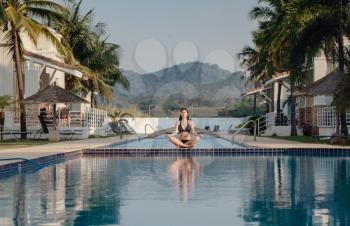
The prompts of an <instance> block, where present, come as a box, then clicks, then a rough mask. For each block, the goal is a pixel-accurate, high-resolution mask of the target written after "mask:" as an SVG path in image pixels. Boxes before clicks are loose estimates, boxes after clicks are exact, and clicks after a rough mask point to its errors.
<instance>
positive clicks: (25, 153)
mask: <svg viewBox="0 0 350 226" xmlns="http://www.w3.org/2000/svg"><path fill="white" fill-rule="evenodd" d="M133 139H137V135H125V136H124V138H123V140H120V138H119V136H116V137H110V138H96V139H86V140H72V141H63V142H58V143H51V144H44V145H38V146H31V147H27V148H17V149H4V150H0V158H27V159H35V158H39V157H44V156H48V155H54V154H59V153H67V152H72V151H77V150H81V149H85V148H97V147H101V146H105V145H110V144H112V143H116V142H121V141H126V140H133ZM13 162H18V161H0V166H1V165H5V164H9V163H13Z"/></svg>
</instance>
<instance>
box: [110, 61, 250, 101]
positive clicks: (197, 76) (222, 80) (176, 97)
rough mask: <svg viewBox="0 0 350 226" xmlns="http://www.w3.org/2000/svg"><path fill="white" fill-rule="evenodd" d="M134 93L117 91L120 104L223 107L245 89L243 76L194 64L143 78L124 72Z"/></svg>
mask: <svg viewBox="0 0 350 226" xmlns="http://www.w3.org/2000/svg"><path fill="white" fill-rule="evenodd" d="M123 74H124V76H126V78H127V79H128V80H129V81H130V89H129V90H125V89H123V88H121V86H119V85H116V86H115V87H114V97H115V99H116V102H117V103H119V104H120V103H123V102H124V101H127V102H128V103H137V104H141V103H150V102H153V103H163V102H166V101H168V102H169V101H170V102H171V101H174V102H178V103H179V102H181V104H192V103H194V104H195V105H197V106H198V105H211V106H222V105H223V104H224V103H225V102H227V100H228V99H236V98H239V96H240V93H241V90H242V89H243V87H244V83H245V81H244V80H243V74H242V72H235V73H231V72H229V71H226V70H224V69H221V68H220V67H219V66H218V65H214V64H208V63H201V62H193V63H185V64H180V65H175V66H172V67H169V68H166V69H164V70H161V71H158V72H155V73H150V74H139V73H136V72H133V71H123Z"/></svg>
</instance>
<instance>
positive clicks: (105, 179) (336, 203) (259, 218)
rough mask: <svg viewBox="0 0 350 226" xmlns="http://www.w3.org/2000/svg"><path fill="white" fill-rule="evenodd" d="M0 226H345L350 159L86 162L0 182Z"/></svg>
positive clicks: (99, 159) (103, 159)
mask: <svg viewBox="0 0 350 226" xmlns="http://www.w3.org/2000/svg"><path fill="white" fill-rule="evenodd" d="M0 203H1V205H0V225H125V226H127V225H130V226H135V225H152V226H157V225H159V226H167V225H182V226H187V225H202V226H206V225H220V226H226V225H298V226H299V225H349V224H350V158H349V157H307V156H246V157H239V156H237V157H176V158H170V157H148V158H146V157H145V158H122V157H113V156H108V157H82V158H76V159H73V160H70V161H66V162H64V163H59V164H56V165H51V166H49V167H46V168H43V169H41V170H40V171H38V172H36V173H31V174H22V175H21V174H18V175H14V176H11V177H8V178H3V179H0Z"/></svg>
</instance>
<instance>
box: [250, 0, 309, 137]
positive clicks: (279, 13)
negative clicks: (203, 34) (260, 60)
mask: <svg viewBox="0 0 350 226" xmlns="http://www.w3.org/2000/svg"><path fill="white" fill-rule="evenodd" d="M310 1H311V0H289V1H283V0H260V1H259V5H258V6H256V7H255V8H253V10H252V11H251V17H252V19H257V20H259V29H258V31H257V32H256V33H257V34H260V36H258V37H262V38H260V39H259V41H260V43H261V46H262V48H264V49H266V51H267V52H268V53H270V55H271V56H272V60H273V62H274V65H276V68H277V69H278V70H282V71H289V73H290V91H291V135H292V136H296V135H297V129H296V118H295V115H296V113H295V111H296V107H295V106H296V98H295V95H294V91H295V89H296V88H297V87H298V86H300V85H301V84H302V82H303V79H304V77H305V75H306V73H308V71H309V69H310V64H311V62H312V61H311V59H312V57H311V56H312V54H310V53H311V52H312V51H310V50H314V49H307V48H306V49H300V48H298V46H299V43H300V42H301V39H300V36H301V34H302V29H303V28H304V27H305V24H306V20H308V19H309V17H310V16H312V13H310V12H309V11H310V10H311V9H309V11H305V13H304V14H303V15H302V16H301V15H300V13H299V11H300V10H302V9H303V7H305V6H309V5H310ZM312 10H313V9H312ZM255 37H256V36H254V38H255Z"/></svg>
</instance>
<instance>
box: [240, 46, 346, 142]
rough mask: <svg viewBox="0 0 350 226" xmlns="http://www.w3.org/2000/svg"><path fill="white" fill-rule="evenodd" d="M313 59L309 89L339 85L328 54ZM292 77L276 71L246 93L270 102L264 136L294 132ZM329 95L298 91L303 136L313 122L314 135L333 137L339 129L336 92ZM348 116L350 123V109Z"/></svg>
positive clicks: (262, 126)
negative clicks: (278, 104)
mask: <svg viewBox="0 0 350 226" xmlns="http://www.w3.org/2000/svg"><path fill="white" fill-rule="evenodd" d="M313 61H314V62H313V68H312V70H311V73H310V74H309V76H308V77H307V78H306V89H307V88H308V87H310V86H311V85H314V84H315V83H321V82H322V83H323V84H324V85H325V86H329V87H331V86H336V84H335V80H337V78H336V77H335V76H333V74H332V72H334V71H335V69H336V67H335V65H334V64H333V63H331V62H328V61H327V59H326V56H325V54H324V53H323V52H322V51H320V52H319V53H318V54H317V55H316V57H315V58H314V60H313ZM288 77H289V74H288V73H280V74H276V75H274V76H273V78H272V79H270V80H268V81H267V82H265V83H264V84H263V85H262V86H260V87H259V88H255V89H252V90H249V91H247V92H245V93H243V94H242V96H248V95H256V96H257V98H258V99H259V100H260V101H262V102H263V103H264V104H267V105H268V110H269V111H268V113H266V115H264V116H262V117H261V118H260V119H259V121H258V123H259V127H258V131H259V134H260V135H268V136H271V135H274V134H276V135H278V136H288V135H290V100H289V99H288V97H289V96H290V85H289V81H288ZM327 83H328V84H327ZM279 85H280V86H281V98H280V105H281V106H280V109H281V112H280V113H278V112H277V108H278V107H277V103H278V99H277V98H278V86H279ZM325 94H327V95H308V94H306V93H305V94H303V92H302V91H301V92H297V95H298V96H297V106H296V115H297V124H298V133H299V135H302V133H303V132H302V128H303V126H304V125H310V126H311V127H312V133H313V134H314V135H321V136H330V135H331V134H332V133H335V132H336V126H335V125H336V117H335V116H336V113H335V106H332V102H333V95H332V94H331V93H327V92H325ZM283 103H285V104H283ZM347 116H348V117H347V118H348V122H349V120H350V112H349V113H347ZM265 124H266V126H265ZM348 124H350V123H348Z"/></svg>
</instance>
